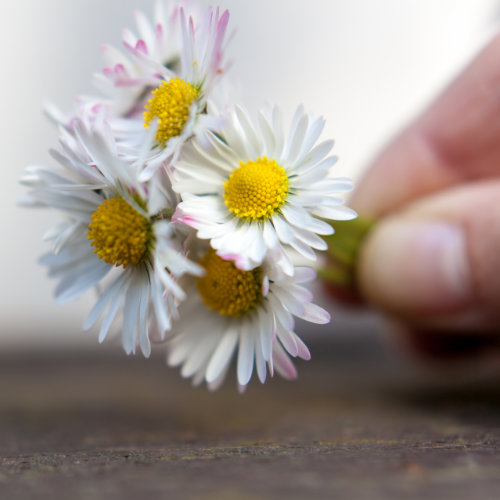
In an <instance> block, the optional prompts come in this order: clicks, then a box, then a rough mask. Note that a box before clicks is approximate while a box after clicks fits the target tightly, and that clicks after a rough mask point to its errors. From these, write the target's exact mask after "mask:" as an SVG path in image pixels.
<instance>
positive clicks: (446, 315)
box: [358, 180, 500, 331]
mask: <svg viewBox="0 0 500 500" xmlns="http://www.w3.org/2000/svg"><path fill="white" fill-rule="evenodd" d="M498 200H500V180H495V181H489V182H488V181H482V182H476V183H472V184H471V185H468V186H460V187H457V188H454V189H450V190H447V191H445V192H442V193H439V194H435V195H432V196H430V197H427V198H425V199H422V200H421V201H419V202H418V203H415V204H413V205H412V206H410V207H408V208H407V209H406V210H404V211H401V212H399V213H396V214H395V215H392V216H389V217H386V218H384V219H382V220H381V221H380V222H379V223H378V224H377V225H376V226H375V227H374V229H373V230H372V232H371V233H370V234H369V235H368V237H367V239H366V241H365V243H364V244H363V246H362V247H361V252H360V258H359V269H358V284H359V288H360V291H361V293H362V295H363V296H364V297H365V298H366V299H367V300H368V302H371V303H373V304H375V305H377V306H379V307H381V308H382V309H383V310H385V311H387V312H389V313H390V314H392V315H393V316H395V317H397V318H400V319H403V320H405V321H407V322H410V323H412V324H413V325H416V326H422V327H426V328H437V329H439V330H451V331H468V330H484V331H500V327H499V325H500V323H499V320H500V204H499V203H498Z"/></svg>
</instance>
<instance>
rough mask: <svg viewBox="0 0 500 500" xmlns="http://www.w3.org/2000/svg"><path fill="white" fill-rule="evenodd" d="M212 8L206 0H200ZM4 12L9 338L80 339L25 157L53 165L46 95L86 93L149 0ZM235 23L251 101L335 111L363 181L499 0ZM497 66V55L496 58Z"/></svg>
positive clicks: (283, 11)
mask: <svg viewBox="0 0 500 500" xmlns="http://www.w3.org/2000/svg"><path fill="white" fill-rule="evenodd" d="M200 3H201V4H202V5H206V6H208V5H209V2H208V1H200ZM2 4H3V5H2V16H0V47H1V48H0V50H1V59H0V85H1V87H0V88H1V99H0V106H1V108H0V127H1V129H0V138H1V145H2V148H1V152H2V155H1V168H2V173H3V176H2V182H1V183H0V189H1V197H0V200H1V203H2V205H1V211H0V217H1V228H2V232H1V234H2V236H1V238H2V239H1V243H2V244H1V246H0V252H1V259H0V266H1V280H0V283H1V286H0V318H1V329H0V347H1V348H8V347H12V346H15V347H22V346H25V345H30V346H47V345H56V343H57V345H58V346H65V345H67V344H69V343H83V344H88V345H94V344H95V343H96V339H95V337H94V336H93V334H84V333H81V332H80V330H79V328H80V325H81V323H82V321H83V319H84V317H85V314H86V312H87V311H88V308H89V306H90V304H91V302H92V297H91V296H89V297H87V298H84V299H81V300H79V301H77V302H75V303H74V304H71V305H65V306H57V305H55V304H54V302H53V300H52V291H53V288H54V286H55V283H54V282H53V281H50V280H49V279H48V278H47V277H46V275H45V270H44V269H43V268H41V267H40V266H39V265H38V264H37V262H36V261H37V258H38V256H39V255H40V254H42V253H43V252H44V251H46V249H47V247H46V246H45V245H44V244H43V243H42V242H41V237H42V235H43V233H44V232H45V230H46V229H47V228H48V227H49V226H50V225H51V224H53V223H54V222H56V221H57V216H56V214H54V213H50V212H39V211H38V212H36V211H30V210H27V209H21V208H18V207H17V206H16V199H17V198H19V197H20V196H21V194H22V193H23V192H24V190H23V188H22V187H21V186H19V185H18V183H17V181H18V179H19V177H20V176H21V175H22V173H23V169H24V166H26V165H28V164H34V163H42V164H44V163H47V162H50V161H51V160H50V157H49V156H48V154H47V150H48V149H49V148H50V147H54V146H55V144H56V133H55V130H54V129H53V128H52V126H51V125H50V124H49V123H48V122H47V120H46V119H45V118H44V116H43V114H42V106H43V103H44V102H45V101H46V100H51V101H53V102H55V103H56V104H57V105H59V106H60V107H62V108H64V109H67V110H69V109H70V108H71V105H72V102H73V99H74V97H75V96H76V95H78V94H84V93H91V92H92V88H91V85H90V75H91V73H93V72H96V71H98V70H99V69H100V67H101V58H100V52H99V47H100V45H101V43H104V42H109V43H112V44H114V45H116V46H119V45H120V40H121V29H122V28H123V27H130V28H134V31H135V26H134V19H133V14H132V12H133V9H134V8H141V9H142V10H144V11H145V12H147V13H148V15H149V14H151V13H152V1H144V0H143V1H141V0H119V1H118V0H114V1H112V0H71V1H68V0H23V1H22V2H8V3H7V2H2ZM221 5H222V7H225V8H229V9H230V11H231V27H232V28H235V29H236V30H237V33H236V37H235V39H234V41H233V43H232V45H231V50H230V54H231V58H232V59H233V60H234V66H233V68H232V76H233V78H234V79H235V80H236V81H237V82H238V83H239V85H241V91H240V95H241V100H242V103H243V104H245V105H246V106H247V107H249V108H252V107H256V106H259V105H261V104H263V103H264V102H266V101H270V102H277V103H279V104H281V105H282V106H283V107H284V108H285V109H286V111H287V113H288V114H291V113H292V112H293V110H294V109H295V107H296V106H297V105H298V104H300V103H303V104H304V105H305V107H306V110H310V111H314V112H315V113H317V114H322V115H323V116H325V118H326V120H327V126H326V130H325V135H324V137H325V138H327V137H332V138H335V139H336V141H337V146H336V153H337V154H338V155H339V156H340V158H341V161H340V163H339V164H338V175H349V176H351V177H354V178H357V177H359V175H360V173H361V172H362V169H363V168H365V167H366V165H367V164H368V163H369V160H370V158H371V157H372V156H373V155H374V154H375V152H376V151H377V149H378V148H380V147H381V146H382V144H383V143H384V142H385V141H386V140H387V139H388V138H389V137H390V136H391V135H392V134H393V133H395V132H396V131H397V130H398V129H399V128H400V127H401V126H403V125H404V124H405V123H406V122H407V121H408V120H410V119H411V117H412V116H414V115H415V114H417V113H418V112H419V110H421V109H422V108H423V107H424V106H425V105H426V103H428V102H429V101H430V100H431V99H432V98H433V97H434V96H435V95H436V94H437V93H438V92H439V91H440V90H441V89H442V88H443V86H444V85H445V84H446V82H447V81H448V80H449V79H450V78H451V77H452V76H453V75H454V74H455V73H456V72H458V71H459V69H460V68H461V67H462V66H463V65H464V64H465V63H466V62H467V61H468V60H469V59H470V58H471V57H472V55H473V54H474V53H475V52H476V51H477V50H478V49H479V47H481V46H482V45H483V44H484V43H485V42H486V41H487V40H488V38H490V37H491V36H492V35H493V33H494V32H495V31H496V28H497V18H498V17H499V15H500V4H499V1H498V0H349V1H348V0H307V1H306V0H252V1H244V0H233V1H222V2H221ZM499 64H500V61H499Z"/></svg>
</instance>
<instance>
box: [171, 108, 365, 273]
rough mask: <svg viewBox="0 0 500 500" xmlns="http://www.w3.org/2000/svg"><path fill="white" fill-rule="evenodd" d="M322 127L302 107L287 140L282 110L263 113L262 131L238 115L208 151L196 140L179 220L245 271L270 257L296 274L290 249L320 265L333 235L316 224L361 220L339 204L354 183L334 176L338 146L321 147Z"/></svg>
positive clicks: (186, 155) (182, 184)
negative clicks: (320, 254) (328, 237)
mask: <svg viewBox="0 0 500 500" xmlns="http://www.w3.org/2000/svg"><path fill="white" fill-rule="evenodd" d="M323 126H324V121H323V119H321V118H315V117H313V116H312V115H309V114H305V113H304V111H303V108H302V107H299V108H298V110H297V112H296V113H295V116H294V118H293V121H292V125H291V128H290V132H289V134H288V137H286V138H285V136H284V133H283V125H282V116H281V113H280V111H279V109H278V108H277V107H272V108H266V109H264V110H262V111H261V112H260V114H259V121H258V125H257V126H255V125H254V124H253V123H252V122H251V120H250V119H249V117H248V115H247V113H246V112H245V111H244V110H243V109H241V108H239V107H237V108H235V109H234V110H233V112H232V113H231V115H230V120H229V123H228V125H227V126H226V127H225V128H224V129H223V131H222V132H221V135H215V134H211V135H210V137H209V139H208V141H209V143H210V148H209V149H207V148H206V147H204V145H203V144H201V143H200V141H197V140H193V141H191V142H190V143H189V144H187V145H186V148H185V149H184V150H183V155H182V157H181V159H180V161H178V162H177V163H176V166H175V170H174V173H173V187H174V189H175V190H176V191H177V192H178V193H180V194H181V197H182V200H183V201H182V203H181V204H180V205H179V210H178V213H177V214H176V217H177V218H178V220H181V221H183V222H185V223H186V224H189V225H191V226H192V227H194V228H195V229H196V230H197V231H198V233H197V234H198V237H199V238H201V239H208V240H210V242H211V245H212V247H213V248H214V249H215V250H217V254H218V255H219V256H221V257H222V258H224V259H229V260H235V261H236V264H237V266H238V267H240V268H241V269H244V270H250V269H253V268H254V267H257V266H259V265H261V263H262V261H263V259H264V258H265V256H266V255H267V254H268V253H271V254H273V255H274V256H275V258H277V259H278V262H279V265H280V266H281V267H282V269H283V270H284V271H285V272H286V273H288V274H291V273H292V272H293V266H292V264H291V261H290V259H289V258H288V257H287V255H286V252H285V251H284V247H291V248H293V249H294V250H295V251H297V252H298V253H299V254H301V255H302V256H304V257H306V258H308V259H310V260H315V258H316V254H315V252H314V250H325V249H326V248H327V245H326V243H325V241H324V240H323V239H322V238H320V237H319V236H318V235H328V234H332V233H333V229H332V227H331V226H330V225H329V224H327V223H326V222H324V221H323V220H321V219H319V218H317V217H322V218H327V219H337V220H348V219H352V218H354V217H356V213H355V212H354V211H353V210H351V209H350V208H348V207H346V206H343V205H342V200H341V199H339V198H337V197H336V196H335V194H336V193H341V192H345V191H349V190H350V189H351V188H352V182H351V180H349V179H345V178H337V179H336V178H331V177H330V176H329V174H330V171H331V167H332V166H333V165H334V163H335V161H336V158H335V157H333V156H328V154H329V152H330V150H331V148H332V146H333V142H332V141H326V142H322V143H320V144H318V145H316V146H315V144H316V142H317V140H318V138H319V136H320V134H321V132H322V130H323Z"/></svg>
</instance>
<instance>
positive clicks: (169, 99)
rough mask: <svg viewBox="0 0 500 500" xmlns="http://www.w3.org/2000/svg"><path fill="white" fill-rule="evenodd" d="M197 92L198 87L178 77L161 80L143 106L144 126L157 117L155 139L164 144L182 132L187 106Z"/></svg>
mask: <svg viewBox="0 0 500 500" xmlns="http://www.w3.org/2000/svg"><path fill="white" fill-rule="evenodd" d="M199 93H200V91H199V89H197V88H196V87H194V86H193V85H191V84H190V83H189V82H186V81H184V80H181V79H180V78H172V79H171V80H169V81H168V82H167V81H165V82H163V83H162V84H161V85H160V86H159V87H158V88H157V89H156V90H153V97H152V98H151V99H150V100H149V101H148V103H147V104H146V106H145V111H144V126H145V127H146V128H148V127H149V125H150V123H151V120H153V119H155V118H156V119H158V131H157V132H156V137H155V139H156V140H157V141H158V142H160V143H162V144H163V145H165V144H166V143H167V141H168V140H169V139H172V137H177V136H178V135H180V133H181V132H182V129H183V128H184V125H186V122H187V120H188V118H189V107H190V106H191V104H192V103H193V101H194V100H195V99H196V98H197V97H198V95H199Z"/></svg>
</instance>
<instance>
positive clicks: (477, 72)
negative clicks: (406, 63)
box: [351, 35, 500, 215]
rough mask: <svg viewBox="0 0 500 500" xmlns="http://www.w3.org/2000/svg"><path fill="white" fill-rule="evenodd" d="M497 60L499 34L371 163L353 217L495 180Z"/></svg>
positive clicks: (499, 159)
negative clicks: (473, 182)
mask: <svg viewBox="0 0 500 500" xmlns="http://www.w3.org/2000/svg"><path fill="white" fill-rule="evenodd" d="M499 60H500V35H498V36H497V37H496V38H495V39H493V40H492V41H491V42H490V44H489V45H488V46H487V47H486V48H485V49H484V50H483V51H482V52H481V53H480V55H479V56H478V57H477V58H476V59H475V60H474V61H473V62H472V63H471V64H470V65H469V67H468V68H467V69H466V70H465V71H464V72H463V73H462V74H461V75H460V76H459V77H458V78H457V79H456V80H455V81H454V82H453V83H452V84H451V86H450V87H449V88H448V89H447V90H446V91H445V92H444V93H443V94H442V95H441V97H439V98H438V99H437V101H436V102H435V103H434V104H432V105H431V106H430V108H429V109H428V110H427V111H426V112H424V114H423V115H422V116H421V117H420V118H418V119H417V121H416V122H415V123H413V124H412V125H410V126H409V127H408V128H407V129H406V130H405V131H404V132H403V133H402V134H401V135H400V136H399V137H397V138H396V139H395V140H394V141H393V142H392V144H390V145H389V146H388V147H387V149H386V150H385V151H383V152H382V154H381V155H380V156H379V157H378V159H376V161H375V162H374V164H373V166H372V167H371V168H370V169H369V170H368V172H367V174H366V175H365V177H364V178H363V179H362V180H361V182H360V183H359V186H358V188H357V190H356V191H355V193H354V194H353V198H352V200H351V205H352V206H353V207H354V208H355V209H356V210H358V211H359V213H363V214H369V215H383V214H386V213H388V212H390V211H393V210H395V209H397V208H399V207H401V206H403V205H404V204H406V203H408V202H409V201H411V200H414V199H416V198H418V197H420V196H423V195H426V194H429V193H431V192H433V191H436V190H440V189H443V188H446V187H449V186H452V185H456V184H459V183H461V182H464V181H468V180H471V179H480V178H489V177H494V176H500V64H499ZM410 98H411V96H410Z"/></svg>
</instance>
